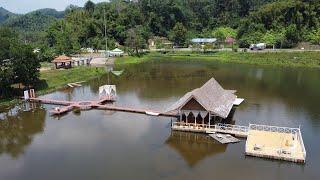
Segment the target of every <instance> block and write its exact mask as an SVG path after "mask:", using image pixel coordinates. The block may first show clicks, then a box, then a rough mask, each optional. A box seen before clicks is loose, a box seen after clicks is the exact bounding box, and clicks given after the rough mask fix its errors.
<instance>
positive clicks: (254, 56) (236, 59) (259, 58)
mask: <svg viewBox="0 0 320 180" xmlns="http://www.w3.org/2000/svg"><path fill="white" fill-rule="evenodd" d="M150 59H160V60H161V59H163V60H204V61H217V62H223V63H243V64H254V65H274V66H287V67H320V52H307V51H305V52H257V53H245V52H215V53H210V54H204V53H193V52H177V53H172V52H170V53H166V54H163V53H149V54H146V55H144V56H142V57H123V58H119V59H117V61H116V64H117V65H121V64H136V63H141V62H145V61H147V60H150Z"/></svg>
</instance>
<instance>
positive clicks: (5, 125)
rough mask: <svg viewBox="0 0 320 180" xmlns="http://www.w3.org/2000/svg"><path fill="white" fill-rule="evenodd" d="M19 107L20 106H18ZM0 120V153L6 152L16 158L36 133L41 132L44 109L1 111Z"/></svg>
mask: <svg viewBox="0 0 320 180" xmlns="http://www.w3.org/2000/svg"><path fill="white" fill-rule="evenodd" d="M18 109H20V108H18ZM2 114H4V119H2V120H1V121H0V155H3V154H8V155H10V156H11V157H13V158H18V157H19V155H21V154H23V152H24V151H25V148H26V147H27V146H28V145H30V144H31V143H32V141H33V138H34V136H35V135H36V134H39V133H42V132H43V130H44V126H45V117H46V111H45V110H44V109H41V108H35V109H32V110H30V111H28V112H25V111H23V110H22V109H21V110H18V111H17V112H16V113H13V114H12V113H10V111H9V110H8V112H2Z"/></svg>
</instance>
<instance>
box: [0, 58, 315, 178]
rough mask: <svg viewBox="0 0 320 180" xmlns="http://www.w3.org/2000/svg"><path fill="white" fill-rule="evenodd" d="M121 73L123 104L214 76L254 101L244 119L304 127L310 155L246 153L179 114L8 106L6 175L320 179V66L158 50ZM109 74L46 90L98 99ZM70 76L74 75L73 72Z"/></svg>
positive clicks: (3, 133)
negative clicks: (204, 58) (191, 126)
mask: <svg viewBox="0 0 320 180" xmlns="http://www.w3.org/2000/svg"><path fill="white" fill-rule="evenodd" d="M118 69H119V70H120V69H124V70H125V71H124V74H123V75H122V76H120V77H115V76H114V75H110V76H111V81H112V82H113V83H114V84H116V86H117V93H118V101H117V104H119V105H124V106H130V107H141V108H150V109H156V110H165V109H166V108H168V107H169V106H170V105H171V104H172V103H174V102H175V101H176V100H178V99H179V98H180V97H181V96H183V95H184V94H185V93H186V92H188V91H190V90H192V89H194V88H197V87H200V86H201V85H202V84H203V83H205V82H206V81H207V80H209V79H210V78H211V77H214V78H215V79H216V80H217V81H218V82H219V83H220V84H221V85H222V86H223V87H224V88H225V89H235V90H237V93H236V94H237V95H238V97H241V98H244V99H245V102H244V103H243V104H242V105H241V106H240V107H239V108H238V109H237V111H236V113H235V115H234V121H235V123H236V124H239V125H249V123H257V124H265V125H276V126H287V127H299V126H300V127H301V130H302V136H303V139H304V143H305V146H306V150H307V159H306V164H296V163H291V162H284V161H277V160H267V159H260V158H255V157H248V156H245V154H244V152H245V140H244V139H243V140H242V141H241V142H240V143H237V144H230V145H221V144H219V143H216V142H215V141H213V140H212V139H210V138H208V137H207V136H206V135H204V134H194V133H183V132H172V131H171V129H170V122H171V118H168V117H151V116H145V115H141V114H130V113H124V112H110V111H100V110H90V111H82V112H81V113H80V114H79V113H75V112H70V113H68V114H66V115H64V116H61V117H52V116H50V114H49V112H47V110H48V109H51V108H53V107H54V106H51V105H43V107H44V108H43V107H42V106H40V105H36V107H35V108H34V109H33V110H32V111H29V112H25V111H23V108H22V109H19V107H20V108H21V107H22V105H17V107H15V108H14V109H11V110H9V109H3V110H2V113H1V114H0V119H1V121H0V179H4V180H17V179H19V180H20V179H23V180H37V179H46V180H51V179H52V180H57V179H77V180H87V179H95V180H96V179H140V180H142V179H213V178H215V179H216V178H223V179H268V180H270V179H300V180H301V179H320V171H319V167H320V155H319V154H318V152H320V143H319V142H320V141H319V139H318V137H320V108H319V102H320V81H319V79H320V70H319V69H304V68H277V67H272V66H270V67H269V66H266V67H263V66H262V67H261V66H251V65H241V64H219V63H213V62H201V61H160V60H156V59H155V60H153V61H149V62H147V63H144V64H140V65H130V66H123V67H120V68H118ZM107 79H108V77H107V75H105V76H103V77H101V78H97V79H95V80H92V81H90V82H87V83H86V84H85V85H84V86H82V87H78V88H75V89H63V90H60V91H56V92H54V93H51V94H48V95H45V96H44V97H47V98H53V99H59V100H95V99H98V96H99V95H98V93H99V92H98V90H99V86H101V85H104V84H107ZM66 83H67V82H66Z"/></svg>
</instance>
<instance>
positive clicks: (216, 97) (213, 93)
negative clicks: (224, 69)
mask: <svg viewBox="0 0 320 180" xmlns="http://www.w3.org/2000/svg"><path fill="white" fill-rule="evenodd" d="M233 93H235V91H234V90H225V89H223V88H222V87H221V86H220V84H219V83H218V82H217V81H216V80H215V79H214V78H211V79H210V80H209V81H208V82H206V83H205V84H204V85H203V86H202V87H201V88H197V89H195V90H193V91H191V92H188V93H187V94H186V95H184V96H183V97H182V98H181V99H180V100H179V101H177V102H176V103H175V104H173V105H172V106H171V107H170V108H169V109H168V110H167V112H175V111H178V110H179V109H181V108H182V107H183V106H184V105H185V104H186V103H188V102H189V100H191V99H192V98H194V99H195V100H196V101H197V102H198V103H199V104H200V105H201V106H202V107H203V108H205V109H206V111H208V112H210V113H212V114H214V115H217V116H220V117H222V118H227V117H228V115H229V113H230V111H231V108H232V106H233V102H234V101H235V99H236V98H237V96H236V95H234V94H233Z"/></svg>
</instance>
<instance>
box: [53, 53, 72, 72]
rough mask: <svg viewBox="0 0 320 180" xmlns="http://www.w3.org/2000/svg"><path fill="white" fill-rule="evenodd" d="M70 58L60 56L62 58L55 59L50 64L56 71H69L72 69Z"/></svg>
mask: <svg viewBox="0 0 320 180" xmlns="http://www.w3.org/2000/svg"><path fill="white" fill-rule="evenodd" d="M72 62H73V60H72V58H71V57H68V56H65V55H62V56H58V57H56V58H55V59H54V60H53V61H52V63H54V64H55V67H56V69H60V68H64V69H69V68H72Z"/></svg>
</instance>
